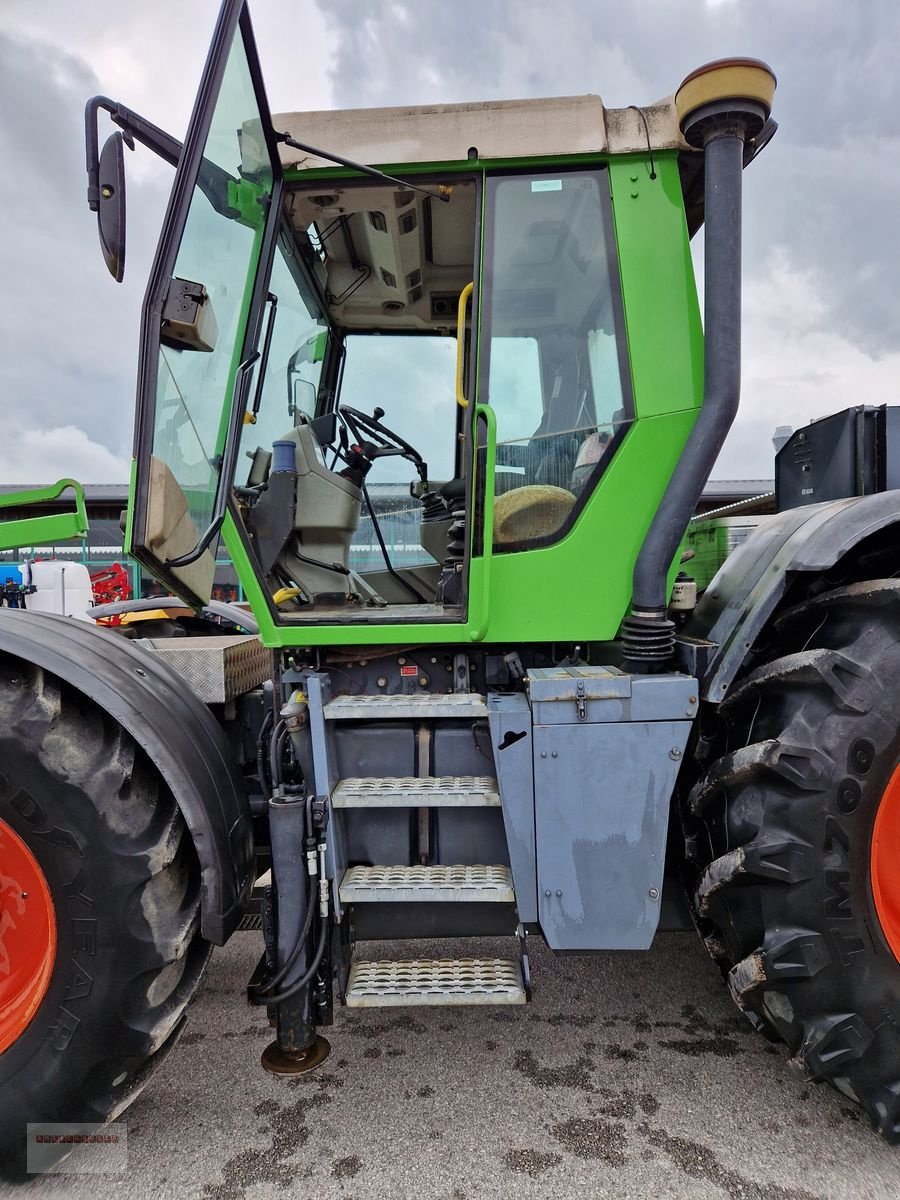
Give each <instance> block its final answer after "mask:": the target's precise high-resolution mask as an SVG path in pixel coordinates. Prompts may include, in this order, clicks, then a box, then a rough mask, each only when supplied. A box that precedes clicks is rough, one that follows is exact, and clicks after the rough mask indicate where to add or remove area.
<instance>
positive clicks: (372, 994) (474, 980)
mask: <svg viewBox="0 0 900 1200" xmlns="http://www.w3.org/2000/svg"><path fill="white" fill-rule="evenodd" d="M526 999H527V997H526V995H525V987H524V985H523V982H522V970H521V967H520V966H519V964H518V963H517V962H513V961H512V960H511V959H504V958H436V959H427V960H425V959H418V960H415V961H413V962H358V963H354V964H353V965H352V966H351V968H350V980H349V983H348V986H347V994H346V1002H347V1005H348V1007H349V1008H399V1007H402V1006H406V1005H419V1004H429V1005H450V1004H524V1003H525V1002H526Z"/></svg>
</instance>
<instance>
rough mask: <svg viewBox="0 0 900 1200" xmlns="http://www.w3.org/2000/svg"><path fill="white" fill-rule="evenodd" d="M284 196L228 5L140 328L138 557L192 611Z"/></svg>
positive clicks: (203, 595)
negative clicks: (280, 202) (281, 192)
mask: <svg viewBox="0 0 900 1200" xmlns="http://www.w3.org/2000/svg"><path fill="white" fill-rule="evenodd" d="M280 191H281V170H280V166H279V163H278V155H277V149H276V144H275V141H274V137H273V134H272V123H271V118H270V116H269V110H268V105H267V102H266V97H265V92H264V89H263V84H262V77H261V74H260V70H259V63H258V59H257V56H256V49H255V45H254V41H253V33H252V29H251V26H250V18H249V14H248V12H247V9H246V4H245V3H244V0H226V2H225V3H224V4H223V6H222V10H221V12H220V15H219V19H218V24H217V26H216V30H215V34H214V36H213V41H212V45H211V47H210V51H209V56H208V59H207V62H206V67H205V69H204V72H203V78H202V80H201V83H200V88H199V91H198V93H197V99H196V102H195V105H194V111H193V114H192V116H191V121H190V124H189V126H188V132H187V136H186V138H185V142H184V147H183V149H182V152H181V157H180V159H179V162H178V168H177V172H176V176H175V183H174V185H173V188H172V194H171V197H170V199H169V206H168V209H167V212H166V219H165V224H164V226H163V232H162V236H161V238H160V242H159V246H158V248H157V251H156V258H155V260H154V264H153V269H152V272H151V276H150V282H149V285H148V288H147V293H146V296H145V298H144V307H143V312H142V318H141V350H140V366H139V375H138V404H137V422H136V431H135V460H136V474H135V482H134V496H133V502H132V509H131V512H132V516H131V528H130V552H131V554H133V555H134V557H135V558H136V559H137V560H138V561H139V562H140V563H141V564H142V565H143V566H145V567H146V568H147V569H148V570H149V571H150V572H151V573H152V574H153V575H154V576H156V578H157V579H159V580H160V581H161V582H163V583H164V584H165V585H166V586H167V587H169V588H171V590H172V592H174V593H175V594H176V595H178V596H180V597H182V599H184V600H186V601H187V602H188V603H190V604H192V605H196V604H198V603H206V602H207V601H208V600H209V598H210V594H211V591H212V585H213V576H214V574H215V548H216V543H217V539H218V534H219V529H220V527H221V524H222V521H223V518H224V515H225V511H226V507H227V503H228V497H229V494H230V490H231V486H232V482H233V475H234V468H235V461H236V457H237V450H238V445H239V440H240V431H241V426H242V422H243V415H244V412H245V411H246V407H247V405H246V400H247V395H248V392H249V388H250V385H251V383H252V381H253V376H254V369H255V366H256V362H257V359H258V353H257V350H256V345H257V341H258V338H259V327H260V321H261V311H262V307H263V303H264V301H265V291H266V285H265V280H266V275H267V267H268V262H269V259H270V258H271V252H272V247H273V241H274V237H275V231H276V226H277V220H278V209H279V201H280Z"/></svg>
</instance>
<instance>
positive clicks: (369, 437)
mask: <svg viewBox="0 0 900 1200" xmlns="http://www.w3.org/2000/svg"><path fill="white" fill-rule="evenodd" d="M338 415H339V416H340V417H341V418H342V420H343V421H344V424H345V425H346V426H347V428H348V429H349V430H350V433H351V434H352V435H353V437H354V438H355V439H356V441H357V442H358V443H359V447H360V449H361V450H362V451H363V453H364V454H365V456H366V458H370V459H374V458H387V457H388V456H390V455H399V456H400V457H402V458H408V459H409V460H410V462H413V463H415V465H416V470H417V471H418V473H419V478H420V479H421V480H422V481H423V483H424V482H425V479H426V476H427V474H428V468H427V466H426V464H425V460H424V459H423V458H422V455H421V454H420V453H419V452H418V450H416V448H415V447H414V446H411V445H410V444H409V442H407V441H404V439H403V438H402V437H400V435H399V434H398V433H394V431H393V429H388V427H387V426H386V425H382V423H381V418H382V417H383V416H384V409H383V408H376V409H375V410H374V412H373V414H372V416H371V417H370V416H369V415H368V413H364V412H360V410H359V409H358V408H351V407H350V406H349V404H342V405H341V406H340V407H339V408H338Z"/></svg>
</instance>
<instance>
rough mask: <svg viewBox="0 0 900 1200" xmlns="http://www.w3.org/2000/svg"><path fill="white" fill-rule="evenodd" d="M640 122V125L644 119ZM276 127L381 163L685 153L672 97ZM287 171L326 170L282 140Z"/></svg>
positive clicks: (479, 106) (441, 110)
mask: <svg viewBox="0 0 900 1200" xmlns="http://www.w3.org/2000/svg"><path fill="white" fill-rule="evenodd" d="M645 122H646V124H645ZM272 123H273V125H274V127H275V128H276V129H277V130H278V131H279V132H282V133H286V134H288V135H289V136H290V137H293V138H295V139H296V140H297V141H300V142H305V143H306V144H307V145H313V146H320V147H321V148H322V149H323V150H329V151H334V152H335V153H336V154H340V155H342V156H343V157H344V158H349V159H355V160H356V161H357V162H364V163H369V164H371V165H380V166H395V167H396V166H400V165H412V164H417V165H418V164H427V163H450V162H465V161H466V160H467V159H469V160H471V159H481V160H485V159H505V158H544V157H550V156H568V155H576V154H642V153H646V152H647V149H648V143H649V147H650V148H651V149H652V150H653V151H654V152H655V151H660V150H681V151H690V150H691V147H690V146H688V144H687V142H685V140H684V139H683V138H682V136H681V133H680V131H679V128H678V117H677V115H676V112H675V102H674V97H672V96H670V97H667V98H666V99H665V100H661V101H659V102H658V103H656V104H651V105H648V106H647V107H645V108H641V109H638V108H636V107H634V108H605V107H604V105H603V102H602V100H601V99H600V97H599V96H595V95H585V96H551V97H549V98H547V99H542V100H486V101H482V102H476V103H469V104H429V105H420V106H412V107H411V106H404V107H399V108H356V109H341V110H337V109H336V110H332V111H325V112H296V113H279V114H277V115H275V116H274V117H273V118H272ZM280 154H281V164H282V167H283V168H284V169H285V170H291V171H304V170H311V169H314V168H319V167H332V168H333V164H332V163H330V162H329V161H327V160H326V159H323V158H318V157H316V156H315V155H311V154H307V153H305V152H304V151H302V150H296V149H294V148H293V147H290V146H285V145H282V146H281V147H280Z"/></svg>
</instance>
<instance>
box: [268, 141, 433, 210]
mask: <svg viewBox="0 0 900 1200" xmlns="http://www.w3.org/2000/svg"><path fill="white" fill-rule="evenodd" d="M275 140H276V141H278V142H283V143H284V144H285V146H292V147H293V148H294V149H295V150H302V151H303V152H304V154H314V155H315V156H316V158H324V159H325V160H326V162H333V163H337V165H338V166H339V167H349V168H350V170H351V171H361V172H362V174H363V175H371V176H372V178H373V179H383V180H384V181H385V182H386V183H396V184H398V185H399V186H400V187H402V188H409V189H410V190H411V191H414V192H421V193H422V195H423V196H431V198H432V199H433V200H442V201H443V202H444V203H445V204H449V203H450V193H449V191H439V192H434V191H432V190H431V188H424V187H419V185H418V184H417V183H410V182H409V180H408V179H398V178H397V177H396V176H395V175H386V174H385V173H384V171H379V170H378V168H377V167H367V166H366V165H365V163H358V162H354V161H353V159H352V158H342V157H341V156H340V154H332V153H331V151H329V150H319V149H317V148H316V147H315V146H307V145H306V143H305V142H298V141H297V140H296V138H292V137H289V136H288V134H286V133H276V134H275Z"/></svg>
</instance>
